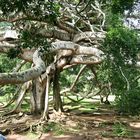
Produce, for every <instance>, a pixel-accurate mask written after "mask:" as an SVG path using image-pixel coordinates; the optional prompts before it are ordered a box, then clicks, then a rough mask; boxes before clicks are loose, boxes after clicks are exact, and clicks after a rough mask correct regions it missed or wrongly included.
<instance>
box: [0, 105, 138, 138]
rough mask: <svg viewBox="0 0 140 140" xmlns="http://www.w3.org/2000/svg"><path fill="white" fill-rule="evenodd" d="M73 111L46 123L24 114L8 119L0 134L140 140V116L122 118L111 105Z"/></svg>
mask: <svg viewBox="0 0 140 140" xmlns="http://www.w3.org/2000/svg"><path fill="white" fill-rule="evenodd" d="M74 107H75V108H73V109H72V110H69V112H68V113H64V114H63V113H52V114H50V120H49V121H48V122H46V123H45V122H39V120H40V116H36V117H33V116H31V115H27V114H23V113H19V114H18V115H10V116H5V117H2V118H1V119H0V130H1V132H2V133H3V134H4V135H6V137H7V139H8V140H37V139H38V140H114V139H116V140H135V139H137V140H140V117H139V116H137V117H131V116H120V115H118V114H116V113H115V111H113V109H112V108H111V107H110V105H108V106H105V105H102V106H100V107H99V108H98V109H97V108H95V107H93V106H89V108H91V109H92V110H84V107H83V105H81V106H77V107H76V106H74Z"/></svg>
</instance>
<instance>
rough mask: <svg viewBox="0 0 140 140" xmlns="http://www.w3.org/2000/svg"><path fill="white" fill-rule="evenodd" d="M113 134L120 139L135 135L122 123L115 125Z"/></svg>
mask: <svg viewBox="0 0 140 140" xmlns="http://www.w3.org/2000/svg"><path fill="white" fill-rule="evenodd" d="M113 134H114V135H115V136H118V137H124V136H126V137H128V136H131V135H133V133H132V132H131V131H129V130H128V129H127V127H126V126H125V125H124V124H122V123H120V122H118V123H115V124H114V126H113Z"/></svg>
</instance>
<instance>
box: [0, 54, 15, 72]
mask: <svg viewBox="0 0 140 140" xmlns="http://www.w3.org/2000/svg"><path fill="white" fill-rule="evenodd" d="M17 62H18V59H10V58H8V57H6V55H4V54H1V55H0V73H3V72H10V71H11V70H12V69H13V68H14V67H15V66H16V63H17Z"/></svg>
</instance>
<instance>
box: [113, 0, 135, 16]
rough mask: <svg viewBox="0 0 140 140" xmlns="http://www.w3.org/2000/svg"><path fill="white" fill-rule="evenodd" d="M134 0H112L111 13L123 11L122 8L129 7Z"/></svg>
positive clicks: (126, 8)
mask: <svg viewBox="0 0 140 140" xmlns="http://www.w3.org/2000/svg"><path fill="white" fill-rule="evenodd" d="M135 1H136V0H112V3H111V10H112V12H113V13H115V14H116V13H123V12H124V10H128V9H131V8H132V6H133V5H134V2H135Z"/></svg>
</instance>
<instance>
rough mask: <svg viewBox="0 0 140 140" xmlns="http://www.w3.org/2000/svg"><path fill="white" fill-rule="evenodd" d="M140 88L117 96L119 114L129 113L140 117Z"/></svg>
mask: <svg viewBox="0 0 140 140" xmlns="http://www.w3.org/2000/svg"><path fill="white" fill-rule="evenodd" d="M139 91H140V87H137V88H136V87H135V88H134V89H132V90H130V91H129V92H127V93H122V94H121V96H117V98H116V104H117V107H118V109H119V112H122V113H127V114H131V115H139V113H140V102H139V101H140V95H139Z"/></svg>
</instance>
